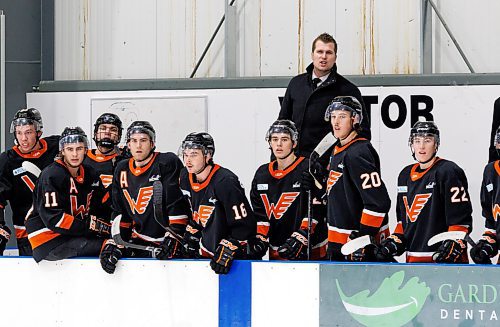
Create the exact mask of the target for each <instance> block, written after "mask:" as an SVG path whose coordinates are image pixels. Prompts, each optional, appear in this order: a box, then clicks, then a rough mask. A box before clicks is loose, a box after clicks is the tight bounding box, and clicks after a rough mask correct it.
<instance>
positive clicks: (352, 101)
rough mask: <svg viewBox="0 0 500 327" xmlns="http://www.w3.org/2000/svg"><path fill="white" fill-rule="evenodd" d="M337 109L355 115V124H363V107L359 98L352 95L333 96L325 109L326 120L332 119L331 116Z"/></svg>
mask: <svg viewBox="0 0 500 327" xmlns="http://www.w3.org/2000/svg"><path fill="white" fill-rule="evenodd" d="M335 110H345V111H349V112H350V113H351V116H352V117H354V124H355V125H356V124H358V125H359V124H361V122H362V121H363V109H362V107H361V103H360V102H359V100H358V99H356V98H355V97H352V96H339V97H335V98H333V100H332V102H330V104H329V105H328V107H327V108H326V111H325V121H330V116H331V115H332V112H334V111H335Z"/></svg>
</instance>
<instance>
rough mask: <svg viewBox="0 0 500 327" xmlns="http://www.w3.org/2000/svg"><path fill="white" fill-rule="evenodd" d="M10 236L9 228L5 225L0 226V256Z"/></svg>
mask: <svg viewBox="0 0 500 327" xmlns="http://www.w3.org/2000/svg"><path fill="white" fill-rule="evenodd" d="M0 210H3V209H0ZM10 234H11V232H10V228H9V227H7V226H6V225H0V255H3V251H5V247H6V246H7V242H8V241H9V239H10Z"/></svg>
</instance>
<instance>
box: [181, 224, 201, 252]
mask: <svg viewBox="0 0 500 327" xmlns="http://www.w3.org/2000/svg"><path fill="white" fill-rule="evenodd" d="M200 240H201V231H200V230H199V228H198V226H196V224H195V223H193V222H191V221H190V222H189V223H188V225H187V226H186V232H185V233H184V242H183V243H184V244H183V247H182V253H183V254H184V256H185V257H187V258H199V257H200Z"/></svg>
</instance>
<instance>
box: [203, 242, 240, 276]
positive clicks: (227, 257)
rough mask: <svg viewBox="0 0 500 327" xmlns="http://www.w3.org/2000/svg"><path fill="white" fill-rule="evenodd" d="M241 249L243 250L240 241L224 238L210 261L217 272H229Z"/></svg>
mask: <svg viewBox="0 0 500 327" xmlns="http://www.w3.org/2000/svg"><path fill="white" fill-rule="evenodd" d="M239 251H241V245H240V242H238V241H237V240H234V239H227V240H226V239H222V240H221V241H220V243H219V246H218V247H217V250H215V253H214V256H213V257H212V260H211V261H210V267H212V270H213V271H215V273H216V274H227V273H228V272H229V269H231V265H232V264H233V260H234V259H235V257H236V255H237V254H238V252H239Z"/></svg>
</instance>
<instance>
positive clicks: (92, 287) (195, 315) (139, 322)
mask: <svg viewBox="0 0 500 327" xmlns="http://www.w3.org/2000/svg"><path fill="white" fill-rule="evenodd" d="M0 271H1V272H2V277H3V280H4V291H5V292H6V293H7V294H9V296H10V297H9V298H7V297H2V299H0V307H1V308H2V312H6V313H8V315H6V316H4V318H3V322H2V325H5V326H30V325H37V326H121V327H123V326H153V325H157V326H221V327H225V326H254V327H255V326H403V325H405V324H407V325H414V326H436V324H438V325H440V326H477V325H481V326H495V325H498V318H497V317H498V314H500V312H499V311H500V310H499V309H498V307H499V302H500V300H499V298H498V295H499V294H500V292H499V288H500V283H499V282H498V273H499V272H500V271H499V270H498V268H497V267H496V266H478V265H423V264H422V265H406V264H385V265H384V264H333V263H287V262H276V263H275V262H267V261H263V262H251V261H238V262H235V264H234V266H233V269H232V270H231V272H230V274H229V275H226V276H217V275H216V274H214V273H213V272H212V270H211V269H210V267H209V262H208V261H206V260H202V261H191V260H176V261H168V262H166V261H158V260H152V259H151V260H139V259H130V260H121V261H120V262H119V265H118V268H117V270H116V272H115V274H114V275H108V274H106V273H105V272H103V271H102V269H101V268H100V264H99V261H98V260H97V259H70V260H64V261H61V262H42V263H41V264H36V263H35V262H34V261H33V259H30V258H19V257H3V258H0ZM5 288H6V289H5ZM26 301H28V302H29V311H26V310H25V309H23V308H24V305H22V304H20V303H26Z"/></svg>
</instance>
